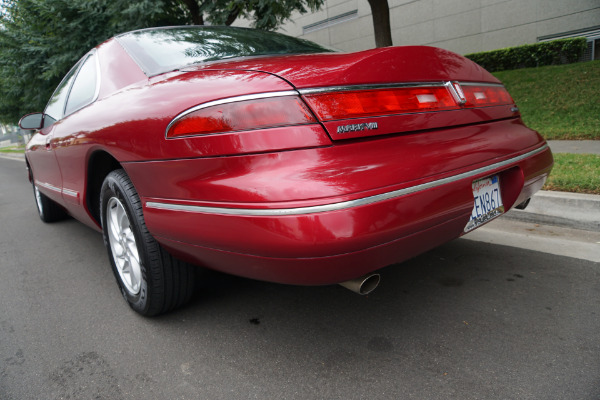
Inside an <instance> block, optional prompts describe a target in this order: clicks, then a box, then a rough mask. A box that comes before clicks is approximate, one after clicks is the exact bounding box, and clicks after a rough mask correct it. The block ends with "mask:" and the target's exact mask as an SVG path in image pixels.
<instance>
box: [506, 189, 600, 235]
mask: <svg viewBox="0 0 600 400" xmlns="http://www.w3.org/2000/svg"><path fill="white" fill-rule="evenodd" d="M502 218H507V219H513V220H518V221H524V222H533V223H537V224H542V225H555V226H563V227H566V228H573V229H582V230H587V231H592V232H600V195H594V194H579V193H566V192H550V191H545V190H541V191H539V192H538V193H536V194H535V195H534V196H533V197H532V199H531V202H530V203H529V206H527V208H526V209H525V210H516V209H513V210H511V211H509V212H508V213H506V214H505V215H503V216H502Z"/></svg>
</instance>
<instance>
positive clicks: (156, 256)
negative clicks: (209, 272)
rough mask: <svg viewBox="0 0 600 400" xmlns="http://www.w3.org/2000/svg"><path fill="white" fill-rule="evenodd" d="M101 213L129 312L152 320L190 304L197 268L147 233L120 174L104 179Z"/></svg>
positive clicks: (134, 197)
mask: <svg viewBox="0 0 600 400" xmlns="http://www.w3.org/2000/svg"><path fill="white" fill-rule="evenodd" d="M100 215H101V222H102V231H103V237H104V245H105V246H106V249H107V250H108V257H109V259H110V263H111V266H112V269H113V273H114V274H115V278H116V279H117V283H118V285H119V288H120V289H121V293H122V294H123V297H124V298H125V300H126V301H127V303H129V305H130V306H131V308H133V309H134V310H135V311H136V312H138V313H139V314H142V315H145V316H155V315H159V314H162V313H165V312H168V311H171V310H173V309H175V308H178V307H180V306H182V305H184V304H185V303H187V302H188V301H189V300H190V298H191V297H192V294H193V288H194V281H195V276H196V267H194V266H192V265H190V264H187V263H184V262H182V261H180V260H177V259H176V258H174V257H172V256H171V255H170V254H169V253H168V252H167V251H166V250H165V249H163V248H162V247H161V246H160V245H159V244H158V242H156V240H155V239H154V238H153V237H152V236H151V235H150V233H149V232H148V229H147V228H146V223H145V222H144V216H143V213H142V203H141V201H140V198H139V196H138V194H137V192H136V190H135V188H134V186H133V184H132V183H131V180H130V179H129V177H128V176H127V174H126V173H125V171H124V170H122V169H119V170H115V171H113V172H111V173H109V174H108V176H107V177H106V179H105V180H104V183H103V184H102V189H101V191H100ZM111 229H112V230H111ZM136 274H137V275H136Z"/></svg>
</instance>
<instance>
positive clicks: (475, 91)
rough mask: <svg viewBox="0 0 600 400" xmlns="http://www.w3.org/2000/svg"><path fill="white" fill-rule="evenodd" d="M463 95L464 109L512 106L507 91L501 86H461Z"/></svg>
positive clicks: (512, 102) (511, 100)
mask: <svg viewBox="0 0 600 400" xmlns="http://www.w3.org/2000/svg"><path fill="white" fill-rule="evenodd" d="M461 87H462V90H463V92H464V94H465V99H466V100H467V102H466V103H465V105H464V106H465V107H486V106H500V105H505V104H514V101H513V99H512V97H510V94H508V91H507V90H506V89H505V88H504V87H502V86H484V85H461Z"/></svg>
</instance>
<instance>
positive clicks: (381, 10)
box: [369, 0, 392, 47]
mask: <svg viewBox="0 0 600 400" xmlns="http://www.w3.org/2000/svg"><path fill="white" fill-rule="evenodd" d="M369 5H370V6H371V14H373V28H374V29H375V46H376V47H386V46H392V29H391V26H390V7H389V6H388V2H387V0H369Z"/></svg>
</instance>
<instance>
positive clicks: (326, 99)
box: [305, 87, 459, 121]
mask: <svg viewBox="0 0 600 400" xmlns="http://www.w3.org/2000/svg"><path fill="white" fill-rule="evenodd" d="M305 99H306V101H307V102H308V104H309V105H310V106H311V107H312V109H313V111H314V112H315V113H316V114H317V116H318V117H319V118H320V119H321V120H322V121H331V120H337V119H347V118H360V117H369V116H375V115H392V114H403V113H408V112H419V111H438V110H453V109H458V108H459V106H458V105H457V104H456V102H455V101H454V99H453V98H452V95H451V94H450V92H448V90H447V89H446V88H445V87H419V88H393V89H377V90H357V91H343V92H327V93H313V94H306V95H305Z"/></svg>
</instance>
